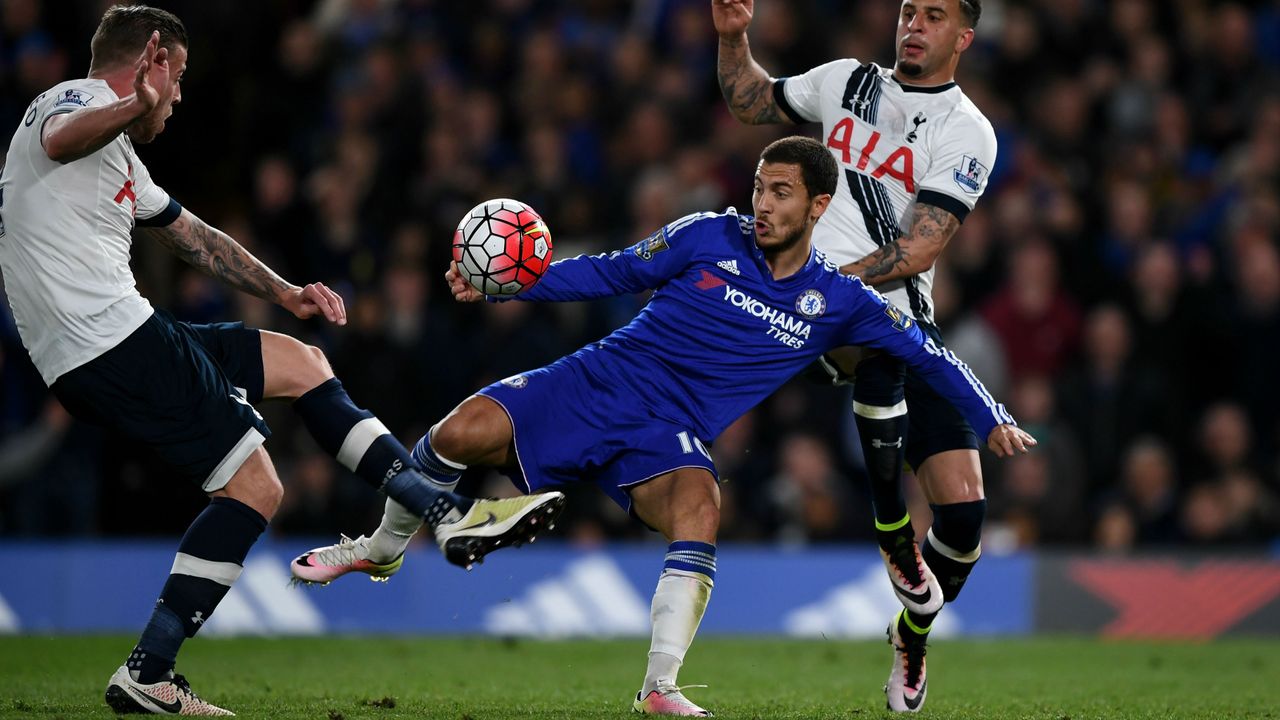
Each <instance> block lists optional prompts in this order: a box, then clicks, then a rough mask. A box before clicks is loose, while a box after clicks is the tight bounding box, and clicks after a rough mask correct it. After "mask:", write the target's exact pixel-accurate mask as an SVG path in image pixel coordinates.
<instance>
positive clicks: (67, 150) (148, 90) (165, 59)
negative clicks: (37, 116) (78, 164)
mask: <svg viewBox="0 0 1280 720" xmlns="http://www.w3.org/2000/svg"><path fill="white" fill-rule="evenodd" d="M168 87H169V51H168V50H167V49H166V48H162V47H160V33H159V32H153V33H151V39H150V40H148V41H147V47H146V48H145V49H144V50H143V51H142V55H141V56H139V57H138V60H137V62H136V63H135V64H134V81H133V94H132V95H129V96H128V97H123V98H120V99H119V100H117V101H115V102H113V103H111V104H109V105H103V106H101V107H93V108H86V109H84V110H77V111H75V112H70V113H62V114H58V115H51V116H49V117H48V118H47V119H46V120H45V122H44V125H43V126H42V127H41V128H40V144H41V145H42V146H43V147H44V152H45V154H46V155H48V156H49V159H50V160H53V161H54V162H60V163H69V162H71V161H72V160H79V159H80V158H82V157H85V156H86V155H92V154H93V153H95V152H97V151H99V150H101V149H102V148H103V147H104V146H106V144H107V143H109V142H111V141H113V140H115V139H116V137H118V136H119V135H120V133H122V132H124V130H125V128H127V127H129V125H130V123H132V122H133V121H134V120H137V119H138V118H140V117H142V116H143V115H146V114H147V113H148V112H150V111H151V109H152V108H154V107H155V106H156V103H158V102H160V92H161V90H160V89H159V88H168Z"/></svg>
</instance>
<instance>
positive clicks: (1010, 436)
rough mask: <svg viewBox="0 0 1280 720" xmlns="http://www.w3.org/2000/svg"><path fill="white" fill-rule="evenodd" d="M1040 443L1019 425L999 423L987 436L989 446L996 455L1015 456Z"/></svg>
mask: <svg viewBox="0 0 1280 720" xmlns="http://www.w3.org/2000/svg"><path fill="white" fill-rule="evenodd" d="M1038 444H1039V443H1038V442H1036V439H1035V438H1033V437H1031V433H1029V432H1027V431H1026V430H1023V429H1022V428H1020V427H1018V426H1017V425H997V426H996V427H995V429H994V430H992V431H991V436H990V437H988V438H987V447H989V448H991V452H993V453H995V454H996V457H1013V456H1014V454H1015V453H1026V452H1028V451H1029V450H1030V449H1031V448H1033V447H1035V446H1036V445H1038Z"/></svg>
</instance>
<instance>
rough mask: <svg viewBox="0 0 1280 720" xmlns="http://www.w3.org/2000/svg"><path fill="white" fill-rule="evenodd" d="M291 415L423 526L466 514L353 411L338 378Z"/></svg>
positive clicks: (464, 505) (363, 414) (384, 433)
mask: <svg viewBox="0 0 1280 720" xmlns="http://www.w3.org/2000/svg"><path fill="white" fill-rule="evenodd" d="M293 409H294V411H295V412H297V413H298V415H299V416H300V417H301V418H302V422H303V423H304V424H305V425H306V426H307V430H309V431H310V432H311V435H312V437H314V438H315V439H316V442H317V443H319V444H320V447H322V448H324V450H325V452H327V453H329V454H330V455H333V456H334V457H335V458H337V460H338V462H339V463H341V464H342V466H343V467H345V468H347V469H348V470H351V471H352V472H354V473H355V474H356V475H359V476H360V478H361V479H363V480H364V481H365V482H367V483H369V484H370V485H372V486H373V487H374V488H376V489H378V490H381V491H382V492H385V493H386V494H387V496H388V497H390V498H391V499H393V500H395V501H396V502H398V503H400V504H401V505H403V506H404V507H405V508H406V509H407V510H409V511H410V512H413V513H415V514H417V515H418V516H419V517H425V518H427V522H429V523H432V524H434V522H436V521H438V520H439V517H440V516H443V515H444V514H445V513H447V512H448V510H449V509H451V508H454V507H456V508H458V509H459V511H461V512H466V511H467V510H468V509H469V508H470V507H471V503H470V501H469V500H466V499H464V498H460V497H458V496H456V495H453V494H452V493H448V492H443V491H441V490H440V489H438V488H435V487H432V486H431V484H430V483H428V482H426V479H425V478H423V477H422V476H421V475H420V474H419V472H420V470H421V468H419V467H418V463H417V462H416V461H414V460H413V458H412V457H410V455H409V452H408V451H407V450H405V449H404V446H403V445H401V444H400V441H399V440H396V438H395V436H394V435H392V434H391V432H390V431H389V430H387V427H386V426H385V425H383V424H382V422H381V421H380V420H378V419H377V418H376V417H374V416H373V413H371V412H369V411H368V410H362V409H360V408H358V407H356V406H355V403H353V402H351V398H350V396H348V395H347V391H346V389H344V388H343V387H342V383H341V382H340V381H339V380H338V379H337V378H329V379H328V380H326V381H325V382H323V383H320V384H319V385H317V386H316V387H314V388H312V389H311V390H309V391H308V392H307V393H306V394H304V395H303V396H302V397H300V398H298V399H297V400H295V401H294V402H293ZM406 469H410V470H413V471H414V472H408V473H406V472H404V470H406ZM446 506H447V507H446ZM440 509H443V512H437V511H438V510H440ZM433 518H434V520H433Z"/></svg>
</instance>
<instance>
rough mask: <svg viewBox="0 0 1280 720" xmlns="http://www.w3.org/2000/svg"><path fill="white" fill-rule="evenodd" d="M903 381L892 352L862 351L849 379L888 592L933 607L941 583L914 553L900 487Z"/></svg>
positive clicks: (912, 604)
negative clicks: (864, 355)
mask: <svg viewBox="0 0 1280 720" xmlns="http://www.w3.org/2000/svg"><path fill="white" fill-rule="evenodd" d="M905 381H906V367H905V366H904V365H903V364H902V362H901V361H899V360H898V359H897V358H894V357H892V356H890V355H887V354H884V353H874V354H871V355H868V356H866V357H864V358H863V359H862V361H861V362H859V363H858V366H857V371H856V377H855V380H854V384H853V413H854V418H855V420H856V422H857V426H858V439H859V441H860V442H861V444H862V454H863V457H864V458H865V459H866V466H867V477H868V480H869V482H870V486H871V504H872V509H873V511H874V513H875V522H876V540H877V542H878V544H879V546H880V555H881V556H882V557H883V558H884V562H885V568H886V569H887V570H888V573H889V579H890V581H891V582H892V584H893V590H894V593H895V594H896V595H897V596H898V599H899V600H900V601H902V604H903V606H904V607H906V608H908V609H910V610H912V611H913V612H917V613H933V612H937V611H938V609H939V608H941V607H942V589H941V588H940V587H939V586H938V581H937V579H936V578H935V577H934V574H933V573H932V572H931V571H930V569H929V566H928V564H927V563H926V562H925V560H924V559H923V558H922V556H921V554H920V548H919V546H918V545H917V544H916V538H915V531H914V530H913V529H912V527H911V516H910V515H909V514H908V513H907V503H906V499H905V498H904V497H903V493H902V466H903V459H904V456H905V452H906V445H907V441H908V436H909V433H908V423H909V418H908V415H907V410H908V405H907V402H906V399H905V389H904V384H905Z"/></svg>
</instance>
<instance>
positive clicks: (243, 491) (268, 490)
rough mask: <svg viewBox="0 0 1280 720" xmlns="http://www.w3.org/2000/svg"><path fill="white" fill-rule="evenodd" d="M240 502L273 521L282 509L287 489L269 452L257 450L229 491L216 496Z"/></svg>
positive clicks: (222, 491) (221, 491)
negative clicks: (273, 464) (281, 504)
mask: <svg viewBox="0 0 1280 720" xmlns="http://www.w3.org/2000/svg"><path fill="white" fill-rule="evenodd" d="M214 494H215V495H225V496H227V497H230V498H233V499H235V500H239V501H240V502H242V503H244V504H245V505H248V506H249V507H251V508H253V509H254V510H256V511H258V513H259V514H261V515H262V516H263V517H265V518H267V519H268V520H270V519H271V518H272V516H274V515H275V513H276V510H278V509H280V503H281V501H282V500H283V499H284V486H283V485H281V484H280V478H279V476H278V475H276V472H275V468H274V467H273V466H272V465H271V459H270V457H269V456H268V455H267V452H266V450H264V449H262V448H258V449H257V450H256V451H255V452H254V453H253V454H252V455H250V456H249V458H248V459H247V460H245V462H244V464H243V465H241V466H240V469H239V470H237V471H236V474H235V475H233V476H232V477H231V481H230V482H228V483H227V485H226V487H224V488H223V489H222V490H219V491H217V492H216V493H214Z"/></svg>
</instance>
